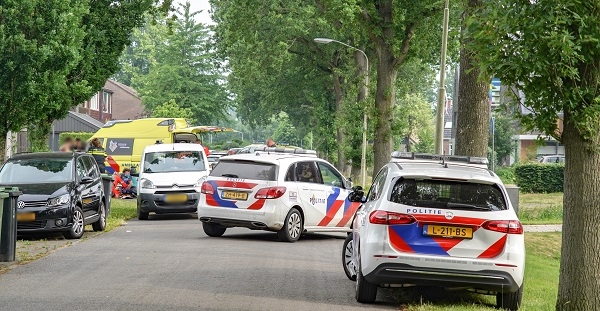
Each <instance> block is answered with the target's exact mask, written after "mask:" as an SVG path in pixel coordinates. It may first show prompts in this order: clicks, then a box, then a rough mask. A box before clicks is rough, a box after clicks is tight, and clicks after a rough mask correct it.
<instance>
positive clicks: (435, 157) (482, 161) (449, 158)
mask: <svg viewBox="0 0 600 311" xmlns="http://www.w3.org/2000/svg"><path fill="white" fill-rule="evenodd" d="M392 158H393V159H406V160H430V161H442V164H446V162H455V163H456V162H462V163H467V164H478V165H488V164H489V162H488V159H487V158H484V157H469V156H455V155H439V154H428V153H415V152H402V151H394V152H392Z"/></svg>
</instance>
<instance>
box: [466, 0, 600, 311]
mask: <svg viewBox="0 0 600 311" xmlns="http://www.w3.org/2000/svg"><path fill="white" fill-rule="evenodd" d="M599 7H600V3H599V2H598V1H572V0H546V1H517V0H498V1H489V3H488V2H486V3H485V5H483V6H481V15H480V18H479V19H477V20H474V21H473V24H472V25H471V26H472V27H473V31H474V33H475V37H474V41H473V42H472V46H471V48H472V49H473V51H476V52H477V54H478V55H485V57H481V58H480V59H479V62H481V64H482V66H483V68H484V70H485V72H486V73H488V74H494V75H495V76H496V77H498V78H500V80H501V81H502V82H503V83H505V84H507V85H512V86H514V87H515V88H517V89H518V90H519V91H521V92H523V94H524V95H525V98H524V99H521V100H523V103H524V105H525V106H527V107H529V108H531V110H532V111H533V113H532V114H527V115H523V117H522V119H521V121H522V123H523V124H524V125H525V126H526V128H527V129H533V128H537V129H539V130H542V131H543V132H544V133H546V134H548V135H551V136H553V137H554V138H556V139H557V140H559V141H561V142H562V143H563V144H564V145H565V156H566V162H565V171H564V174H565V181H564V183H565V184H564V202H563V204H564V215H563V234H562V251H561V264H560V281H559V289H558V300H557V303H556V310H580V311H586V310H590V311H591V310H596V309H598V305H599V304H600V295H598V289H599V288H600V278H599V277H598V271H600V256H598V251H597V249H598V248H599V247H600V234H598V230H597V224H598V223H600V197H599V196H598V193H599V192H600V169H598V168H599V167H600V149H599V148H598V146H599V145H600V118H599V115H600V51H599V50H598V38H600V10H599V9H598V8H599ZM475 29H476V30H475ZM461 83H462V82H461ZM517 103H520V101H517ZM560 115H562V116H563V117H562V121H563V124H564V126H562V127H559V126H558V125H557V123H558V122H557V120H558V118H559V116H560ZM525 284H526V283H525Z"/></svg>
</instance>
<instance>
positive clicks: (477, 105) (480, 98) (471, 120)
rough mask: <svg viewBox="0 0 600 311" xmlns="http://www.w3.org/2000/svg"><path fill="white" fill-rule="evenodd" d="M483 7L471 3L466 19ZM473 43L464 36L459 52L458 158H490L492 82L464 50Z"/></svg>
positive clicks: (475, 1) (476, 0)
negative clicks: (488, 155) (490, 94)
mask: <svg viewBox="0 0 600 311" xmlns="http://www.w3.org/2000/svg"><path fill="white" fill-rule="evenodd" d="M479 6H481V0H468V1H467V8H466V10H465V12H464V13H463V29H464V28H466V26H465V23H464V19H465V18H466V17H468V16H470V15H471V14H472V13H471V12H472V11H473V10H475V9H476V8H477V7H479ZM469 40H470V39H469V38H468V34H465V33H463V36H462V47H461V51H460V73H459V84H458V103H457V105H458V113H457V116H456V149H455V152H454V153H455V154H456V155H463V156H476V157H487V154H488V140H489V132H490V102H489V93H490V83H491V82H490V81H491V79H490V78H489V77H484V76H483V77H482V76H481V72H480V70H479V68H477V67H475V66H474V56H475V55H473V52H471V51H470V50H468V49H466V48H465V45H466V43H468V41H469Z"/></svg>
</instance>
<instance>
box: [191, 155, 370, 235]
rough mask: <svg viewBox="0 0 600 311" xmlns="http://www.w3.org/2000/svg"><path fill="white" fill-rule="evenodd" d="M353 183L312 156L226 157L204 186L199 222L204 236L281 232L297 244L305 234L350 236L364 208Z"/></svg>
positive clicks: (199, 206)
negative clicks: (352, 195)
mask: <svg viewBox="0 0 600 311" xmlns="http://www.w3.org/2000/svg"><path fill="white" fill-rule="evenodd" d="M350 189H351V182H350V181H349V180H348V179H346V178H344V176H343V175H342V174H341V173H340V172H339V171H338V170H336V169H335V168H334V167H333V166H332V165H331V164H330V163H328V162H327V161H325V160H323V159H320V158H318V157H317V156H316V152H314V151H313V150H304V149H297V148H296V149H293V148H289V149H287V148H286V149H282V148H268V147H264V148H262V149H260V150H259V149H256V150H254V151H253V153H249V154H236V155H231V156H226V157H222V158H221V159H219V163H218V164H217V165H216V166H215V168H214V169H213V170H212V172H211V173H210V175H209V176H208V178H207V180H206V181H205V182H204V183H203V184H202V188H201V193H202V194H201V196H200V201H199V203H198V218H199V220H200V221H201V222H202V225H203V228H204V232H205V233H206V234H207V235H209V236H212V237H217V236H221V235H223V234H224V233H225V231H226V229H227V228H230V227H246V228H250V229H258V230H268V231H275V232H277V234H278V236H279V239H280V240H281V241H287V242H295V241H297V240H298V239H299V238H300V236H301V234H303V233H305V232H349V227H350V222H351V219H352V216H353V215H354V212H355V211H356V209H357V208H358V207H359V205H360V203H352V202H350V201H348V193H349V192H350Z"/></svg>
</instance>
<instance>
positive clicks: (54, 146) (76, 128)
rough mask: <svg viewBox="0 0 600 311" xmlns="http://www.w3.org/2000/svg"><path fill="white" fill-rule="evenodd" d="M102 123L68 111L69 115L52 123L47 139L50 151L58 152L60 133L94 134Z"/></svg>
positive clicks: (87, 116)
mask: <svg viewBox="0 0 600 311" xmlns="http://www.w3.org/2000/svg"><path fill="white" fill-rule="evenodd" d="M102 126H104V123H102V122H100V121H98V120H96V119H94V118H92V117H91V116H89V115H86V114H82V113H77V112H74V111H69V114H68V115H67V116H66V117H65V118H63V119H62V120H56V121H54V122H52V129H51V132H50V135H49V138H48V146H49V147H50V150H53V151H58V148H59V147H60V146H59V138H60V134H61V133H66V132H88V133H95V132H96V131H98V130H99V129H100V128H101V127H102Z"/></svg>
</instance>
